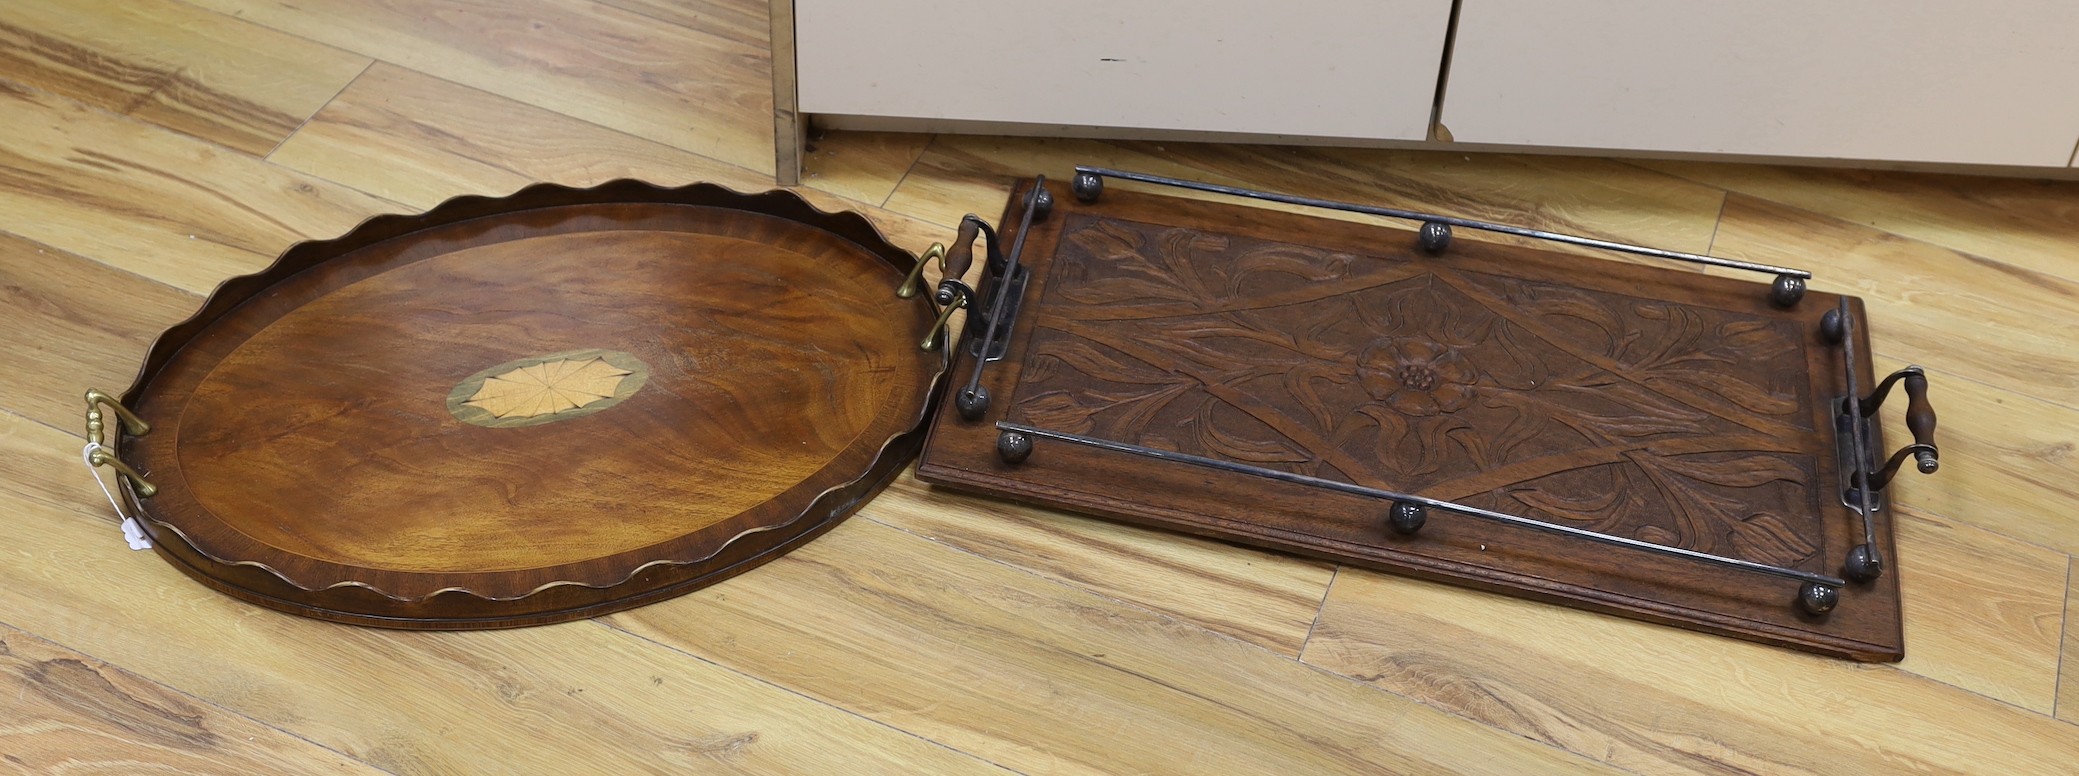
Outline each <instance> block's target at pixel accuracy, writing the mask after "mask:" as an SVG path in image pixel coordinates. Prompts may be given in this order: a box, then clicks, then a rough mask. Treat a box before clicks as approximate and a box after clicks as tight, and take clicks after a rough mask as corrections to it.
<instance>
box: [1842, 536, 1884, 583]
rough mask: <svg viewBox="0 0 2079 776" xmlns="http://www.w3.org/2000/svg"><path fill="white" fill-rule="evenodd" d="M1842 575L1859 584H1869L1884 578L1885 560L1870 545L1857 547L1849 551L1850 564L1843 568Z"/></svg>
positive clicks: (1844, 565)
mask: <svg viewBox="0 0 2079 776" xmlns="http://www.w3.org/2000/svg"><path fill="white" fill-rule="evenodd" d="M1841 573H1842V574H1845V575H1847V577H1848V578H1849V579H1852V580H1855V581H1857V582H1868V581H1870V580H1873V579H1876V578H1878V577H1881V576H1884V558H1883V557H1882V556H1879V555H1878V554H1877V550H1876V548H1873V547H1871V546H1870V545H1867V544H1858V545H1855V548H1854V549H1852V550H1849V551H1848V562H1847V563H1845V564H1843V565H1842V566H1841Z"/></svg>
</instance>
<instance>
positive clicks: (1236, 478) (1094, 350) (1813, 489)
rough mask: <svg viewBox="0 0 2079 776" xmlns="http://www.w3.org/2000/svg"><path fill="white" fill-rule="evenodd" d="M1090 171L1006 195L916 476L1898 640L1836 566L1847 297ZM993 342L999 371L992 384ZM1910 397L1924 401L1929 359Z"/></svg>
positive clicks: (1452, 574)
mask: <svg viewBox="0 0 2079 776" xmlns="http://www.w3.org/2000/svg"><path fill="white" fill-rule="evenodd" d="M1096 173H1097V174H1093V173H1092V172H1090V171H1087V170H1086V171H1084V179H1083V180H1078V181H1077V185H1076V186H1075V187H1074V188H1075V189H1076V193H1078V194H1097V195H1098V196H1096V197H1094V198H1093V199H1094V201H1090V202H1084V201H1079V200H1078V199H1077V198H1075V197H1073V196H1071V192H1070V190H1069V188H1068V187H1061V186H1058V185H1053V186H1050V187H1049V188H1048V189H1047V196H1046V199H1050V200H1051V202H1047V203H1044V205H1042V206H1039V207H1033V206H1032V203H1035V202H1037V201H1038V198H1036V197H1034V196H1033V191H1032V186H1033V185H1034V184H1033V183H1032V182H1027V183H1024V184H1021V185H1020V186H1019V188H1018V189H1017V190H1016V191H1015V192H1014V193H1013V196H1012V198H1011V205H1010V206H1009V208H1007V210H1006V213H1005V215H1004V218H1003V220H1002V222H1001V230H1002V231H1001V232H1000V233H999V234H995V235H990V236H992V237H998V238H1000V239H1001V240H1003V241H1004V242H1005V243H1007V244H1009V247H1010V249H1009V250H1008V251H1000V250H999V249H997V248H996V245H995V243H994V242H991V243H990V252H991V253H992V254H999V253H1002V254H1007V255H1008V260H1007V259H1006V258H1005V257H1004V256H1003V255H998V256H994V257H993V258H991V259H990V260H988V261H986V262H984V264H985V272H984V275H983V277H982V278H981V280H980V282H979V283H977V284H976V286H975V288H977V289H979V290H978V291H976V292H975V295H974V296H975V299H974V301H973V303H972V304H970V305H969V310H970V316H971V318H970V320H969V322H968V325H967V326H966V327H965V330H964V332H963V336H962V340H961V341H960V342H959V343H956V344H955V345H954V347H957V348H958V354H957V359H958V360H957V362H956V364H955V367H954V370H953V372H952V373H951V375H952V376H953V378H954V379H953V380H951V381H950V388H949V391H950V392H951V393H952V394H953V395H951V396H949V397H948V399H949V400H948V401H944V402H941V406H940V410H939V416H938V417H937V418H936V420H935V422H934V424H933V430H932V433H931V437H930V438H929V440H928V441H927V443H926V446H925V449H924V452H923V457H922V459H921V461H920V463H919V465H918V469H917V474H918V476H919V477H920V478H922V479H924V480H926V481H928V482H933V483H940V484H944V485H949V486H954V487H958V488H962V489H966V490H972V491H978V492H981V493H986V494H992V495H996V496H1000V497H1006V498H1010V499H1014V500H1019V501H1026V502H1031V503H1036V504H1041V505H1046V506H1052V507H1058V508H1063V509H1069V510H1074V511H1079V512H1085V513H1089V514H1094V515H1099V516H1103V517H1107V518H1112V519H1118V520H1123V521H1127V522H1132V523H1139V524H1144V525H1151V526H1157V527H1161V528H1167V529H1174V530H1179V531H1185V532H1189V533H1193V534H1198V535H1202V536H1209V537H1215V538H1219V539H1224V540H1228V541H1233V542H1237V543H1241V544H1246V545H1251V546H1256V547H1263V548H1269V549H1275V550H1283V551H1289V552H1294V553H1298V554H1302V555H1308V556H1312V557H1316V558H1323V559H1327V560H1331V561H1335V562H1340V563H1349V564H1353V565H1357V566H1362V567H1366V568H1373V569H1381V570H1386V571H1392V572H1397V573H1402V574H1408V575H1412V576H1417V577H1422V578H1428V579H1435V580H1443V581H1448V582H1453V583H1458V584H1464V585H1469V586H1473V587H1478V588H1483V589H1488V590H1494V591H1499V592H1504V593H1510V594H1515V595H1523V596H1528V597H1532V598H1537V599H1543V600H1548V601H1553V602H1558V603H1563V604H1566V605H1570V606H1577V607H1582V608H1587V609H1593V610H1598V611H1603V612H1609V613H1614V614H1619V615H1624V616H1629V617H1636V618H1640V619H1645V620H1650V621H1654V622H1661V623H1667V624H1672V625H1677V626H1681V627H1686V628H1693V629H1697V630H1702V631H1708V632H1712V633H1718V634H1724V635H1730V636H1735V637H1739V638H1745V639H1752V640H1755V641H1761V642H1766V643H1771V644H1778V645H1784V646H1791V647H1795V648H1799V649H1806V650H1810V651H1815V652H1820V653H1825V654H1829V655H1836V656H1841V657H1848V658H1853V659H1857V660H1897V659H1899V658H1901V657H1902V656H1903V654H1904V647H1903V635H1902V632H1901V627H1900V616H1899V592H1898V584H1897V579H1898V577H1897V574H1896V573H1895V569H1890V568H1881V567H1880V568H1871V566H1875V565H1876V564H1875V563H1868V564H1864V565H1863V567H1859V568H1858V567H1855V566H1854V564H1853V563H1850V562H1849V561H1848V560H1847V559H1848V558H1849V557H1850V555H1851V551H1854V550H1856V549H1857V548H1858V546H1860V545H1864V544H1870V545H1872V546H1874V548H1875V550H1876V557H1875V558H1871V559H1870V560H1873V561H1874V560H1882V561H1884V562H1885V563H1884V565H1887V566H1888V565H1892V563H1893V562H1895V559H1896V557H1897V556H1896V552H1895V548H1894V546H1893V542H1892V521H1891V515H1890V513H1889V510H1888V509H1886V508H1885V506H1884V504H1883V498H1882V482H1881V481H1880V482H1875V483H1874V484H1873V483H1872V482H1868V481H1864V482H1863V483H1862V484H1861V485H1857V484H1856V483H1857V482H1858V480H1857V479H1856V478H1857V476H1858V475H1857V471H1856V470H1857V469H1858V468H1859V469H1861V470H1862V472H1861V473H1860V476H1862V477H1865V478H1870V477H1874V476H1875V475H1877V474H1880V472H1879V471H1878V470H1879V469H1881V468H1882V467H1881V465H1880V464H1881V463H1882V460H1881V459H1879V458H1877V457H1875V456H1876V452H1875V451H1877V450H1880V449H1881V439H1880V438H1879V437H1878V435H1877V432H1876V431H1875V429H1874V428H1873V427H1870V426H1874V423H1871V422H1868V421H1864V422H1852V420H1853V419H1852V418H1850V417H1849V415H1850V413H1855V414H1857V416H1858V417H1860V416H1861V415H1862V414H1861V413H1859V412H1856V411H1854V410H1850V409H1849V402H1848V400H1849V399H1850V398H1854V400H1855V403H1856V404H1858V405H1860V404H1873V403H1874V402H1873V401H1872V399H1874V400H1876V401H1881V399H1882V391H1879V392H1878V393H1877V395H1875V396H1873V397H1870V398H1862V397H1861V396H1859V394H1858V392H1857V389H1856V388H1855V387H1854V386H1855V385H1859V386H1862V387H1865V388H1867V387H1869V386H1871V385H1872V384H1873V383H1874V382H1875V380H1874V379H1873V378H1874V375H1873V374H1872V371H1871V370H1872V367H1871V364H1870V362H1869V358H1868V353H1869V348H1868V340H1867V334H1866V332H1865V330H1864V329H1863V328H1862V327H1861V326H1860V325H1859V322H1860V321H1861V320H1862V315H1863V308H1862V304H1861V301H1860V300H1859V299H1854V298H1847V299H1843V298H1842V297H1839V296H1836V295H1832V294H1825V293H1819V292H1816V291H1815V292H1809V293H1804V292H1803V291H1804V289H1803V283H1802V277H1798V278H1796V280H1797V282H1795V283H1794V284H1791V285H1793V286H1794V290H1795V291H1796V292H1798V293H1797V294H1795V295H1794V296H1793V297H1792V298H1791V299H1790V300H1788V304H1783V303H1784V302H1785V301H1786V300H1785V299H1784V298H1783V293H1782V292H1783V291H1784V289H1783V288H1781V287H1780V286H1781V285H1782V284H1779V288H1777V289H1776V290H1775V295H1776V296H1777V299H1775V301H1774V302H1772V300H1771V296H1772V291H1771V287H1770V286H1769V285H1768V284H1765V283H1754V282H1749V281H1746V280H1740V279H1734V278H1731V277H1725V276H1719V275H1717V274H1705V273H1703V272H1697V271H1685V270H1682V269H1672V268H1664V267H1660V266H1641V265H1638V264H1631V263H1622V262H1616V261H1609V260H1604V259H1599V258H1594V257H1588V256H1583V255H1579V254H1572V253H1560V252H1556V251H1551V250H1544V249H1538V248H1528V247H1521V246H1519V245H1514V244H1503V243H1499V242H1476V241H1473V240H1467V239H1457V240H1455V241H1451V240H1449V237H1448V232H1446V233H1445V236H1444V239H1443V240H1439V241H1438V242H1440V243H1444V244H1443V245H1437V244H1431V245H1430V246H1428V247H1432V248H1441V250H1439V251H1437V252H1435V253H1431V252H1430V251H1426V250H1423V249H1422V248H1421V247H1419V246H1418V233H1417V232H1413V231H1407V230H1402V229H1393V228H1386V227H1380V226H1372V225H1366V224H1359V223H1353V222H1348V221H1342V220H1331V219H1327V218H1321V217H1316V216H1312V215H1302V214H1298V213H1290V212H1278V211H1273V210H1269V209H1265V208H1260V207H1248V206H1239V205H1230V204H1220V203H1214V202H1206V201H1197V200H1186V199H1179V198H1174V197H1168V196H1158V195H1153V194H1146V193H1139V192H1135V191H1116V190H1103V189H1101V188H1099V186H1101V184H1102V178H1101V177H1100V175H1099V174H1111V175H1114V176H1128V177H1133V174H1130V173H1115V172H1112V171H1096ZM1093 181H1094V182H1095V184H1097V185H1092V183H1093ZM1156 182H1158V183H1159V182H1161V181H1160V180H1159V179H1157V180H1156ZM1175 183H1178V184H1179V185H1189V184H1184V183H1182V182H1175ZM1040 185H1042V186H1047V185H1048V184H1044V183H1042V184H1040ZM1202 188H1211V187H1202ZM1028 209H1032V210H1038V211H1040V212H1039V214H1038V217H1037V218H1034V219H1031V220H1030V221H1029V222H1028V221H1027V219H1026V218H1025V216H1026V215H1027V213H1026V212H1025V211H1027V210H1028ZM1021 222H1022V223H1029V226H1026V227H1023V228H1021V227H1019V224H1021ZM1452 222H1454V223H1460V224H1462V225H1466V224H1470V225H1473V226H1475V227H1476V228H1480V227H1482V226H1484V225H1480V224H1477V223H1476V222H1464V221H1457V220H1452ZM1431 228H1432V229H1437V228H1438V227H1434V226H1433V227H1431ZM983 231H984V232H985V233H986V232H987V230H983ZM965 234H968V233H964V235H965ZM1432 239H1435V236H1434V235H1432ZM1569 239H1571V238H1569ZM1020 243H1022V245H1020ZM1625 247H1629V246H1625ZM956 251H959V249H958V248H956ZM1635 252H1649V249H1638V251H1635ZM1692 258H1699V257H1692ZM1773 269H1780V268H1773ZM1006 270H1009V273H1008V275H1007V274H1006ZM1793 272H1795V271H1793ZM956 274H957V268H956ZM1799 274H1800V275H1802V274H1804V273H1799ZM1786 277H1787V276H1786ZM1007 278H1008V281H1009V282H1006V280H1007ZM1785 282H1786V283H1787V282H1788V281H1787V280H1786V281H1785ZM1020 286H1022V288H1020ZM998 297H1002V300H1001V302H1002V303H1001V304H998V302H999V299H998ZM1830 311H1832V314H1831V315H1829V312H1830ZM992 316H993V319H994V320H996V321H997V323H998V326H997V327H996V330H995V331H993V332H992V331H990V327H989V326H988V325H987V324H988V322H989V321H990V320H991V319H992ZM1828 318H1833V319H1834V320H1827V319H1828ZM985 348H986V349H987V350H989V351H991V352H994V351H1000V352H1001V356H1000V360H992V361H986V362H985V363H983V364H982V368H980V369H979V370H977V369H976V362H977V359H976V354H977V353H980V352H983V351H984V350H985ZM1851 363H1852V365H1853V370H1852V375H1851V374H1850V372H1849V370H1848V368H1847V367H1848V366H1849V364H1851ZM970 375H975V381H974V382H973V383H972V385H973V386H974V387H975V388H979V389H980V391H977V392H973V393H969V394H966V395H962V394H963V392H964V391H965V389H964V387H963V382H964V381H965V380H966V379H967V378H968V377H969V376H970ZM1848 379H1853V380H1854V381H1855V382H1854V384H1853V385H1851V384H1849V383H1848V382H1847V380H1848ZM1908 384H1909V388H1914V389H1916V390H1913V391H1910V392H1911V393H1913V394H1914V401H1915V409H1916V410H1924V406H1923V405H1924V404H1925V387H1924V381H1922V380H1921V379H1920V374H1919V372H1918V371H1917V370H1914V371H1913V373H1912V374H1911V376H1910V379H1909V380H1908ZM1883 388H1884V389H1889V388H1890V385H1889V384H1888V383H1887V384H1886V385H1885V386H1883ZM984 395H985V396H987V397H988V398H987V399H986V400H983V401H976V397H977V396H984ZM977 405H980V406H977ZM963 409H965V410H968V412H969V413H971V414H973V415H974V416H975V417H972V418H969V417H963V415H964V414H968V413H963V412H962V410H963ZM1925 414H1926V416H1927V419H1926V426H1927V437H1928V439H1927V440H1926V441H1927V442H1929V444H1927V445H1926V448H1927V454H1926V455H1924V456H1922V457H1921V464H1922V465H1921V467H1920V468H1921V469H1922V470H1923V471H1928V470H1932V468H1933V462H1932V458H1933V454H1932V450H1933V446H1932V428H1933V413H1932V411H1931V410H1926V411H1925ZM1837 425H1839V426H1841V428H1842V429H1843V431H1839V432H1837V430H1836V427H1837ZM1866 427H1870V428H1867V430H1864V429H1865V428H1866ZM1918 430H1919V429H1918V428H1916V431H1918ZM1858 434H1860V435H1861V437H1860V440H1859V441H1860V442H1861V443H1862V447H1863V448H1864V449H1863V450H1861V451H1860V452H1854V445H1852V444H1849V442H1851V441H1853V440H1850V439H1849V437H1851V436H1856V435H1858ZM1905 452H1906V451H1902V452H1901V455H1902V456H1903V455H1904V454H1905ZM1858 458H1859V459H1860V460H1861V461H1863V462H1864V465H1863V466H1861V467H1856V466H1853V465H1852V463H1849V462H1852V461H1854V460H1857V459H1858ZM1014 461H1015V462H1014ZM1893 468H1894V469H1895V468H1896V467H1895V466H1894V467H1893ZM1844 471H1846V472H1847V476H1846V477H1844V476H1843V472H1844ZM1881 474H1882V478H1883V479H1884V480H1888V479H1889V472H1881ZM1858 488H1859V489H1858ZM1858 493H1871V494H1873V496H1872V497H1871V498H1869V499H1867V500H1868V501H1869V502H1870V507H1871V508H1870V509H1868V510H1866V511H1865V510H1861V509H1858V508H1856V507H1855V506H1853V505H1851V504H1849V503H1848V502H1849V501H1851V500H1854V499H1855V498H1856V494H1858ZM1397 511H1399V512H1400V514H1399V515H1398V516H1399V517H1401V518H1403V519H1404V521H1405V522H1404V523H1403V524H1402V525H1400V526H1399V528H1400V529H1403V530H1397V529H1396V525H1395V517H1396V513H1397ZM1410 523H1412V524H1414V527H1416V528H1417V529H1418V530H1414V531H1412V532H1405V531H1404V529H1407V528H1409V527H1410V525H1409V524H1410ZM1865 552H1867V550H1865ZM1844 565H1846V566H1848V567H1849V568H1848V570H1844ZM1850 571H1854V572H1857V573H1849V572H1850ZM1872 572H1874V574H1873V573H1872ZM1872 576H1873V578H1867V577H1872Z"/></svg>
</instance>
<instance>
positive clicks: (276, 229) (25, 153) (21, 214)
mask: <svg viewBox="0 0 2079 776" xmlns="http://www.w3.org/2000/svg"><path fill="white" fill-rule="evenodd" d="M0 115H5V116H7V117H8V118H7V120H6V121H0V212H5V213H7V214H8V218H7V220H6V221H5V222H4V223H0V230H5V231H8V232H12V233H14V234H16V235H19V236H21V237H25V238H28V239H31V240H35V241H37V242H40V243H43V244H45V245H49V246H51V247H54V248H58V249H60V250H65V251H69V252H72V253H76V254H79V255H81V256H85V257H87V258H90V259H93V260H95V261H99V262H102V263H104V264H108V265H110V266H113V267H118V268H121V269H124V270H127V271H129V272H133V273H136V274H138V275H142V276H144V277H147V278H150V279H152V280H156V281H158V282H161V283H165V284H167V285H170V286H173V287H175V288H180V289H183V290H186V291H191V292H196V293H204V292H207V291H209V290H210V289H213V288H215V287H216V285H217V284H218V283H220V282H222V281H223V280H224V279H225V278H228V277H230V276H232V275H241V274H245V273H248V272H252V271H255V270H258V269H260V268H261V267H265V266H267V264H268V263H269V262H272V261H273V260H274V257H275V256H277V255H279V254H280V252H281V251H282V249H284V248H287V247H288V246H289V245H291V244H293V243H295V242H298V241H301V240H306V239H313V238H326V237H334V236H337V235H339V234H341V233H343V232H345V231H346V230H347V229H348V228H350V227H352V226H353V225H354V224H357V223H360V222H361V221H362V220H363V219H366V218H368V217H370V216H374V215H377V214H380V213H384V212H393V211H397V210H400V209H402V208H401V207H400V206H399V205H397V204H396V203H391V202H384V201H381V200H378V199H376V198H374V197H370V196H368V195H366V194H362V193H361V192H358V191H354V190H352V189H349V188H346V187H344V186H340V185H338V184H335V183H331V182H329V181H325V180H322V179H319V178H314V177H311V176H307V175H303V174H300V173H296V172H294V171H291V170H287V169H284V168H281V167H277V166H275V165H270V164H268V163H266V162H264V161H262V160H260V159H258V158H256V157H252V156H248V155H245V154H242V153H238V152H236V151H231V150H228V149H225V148H223V147H222V146H218V145H215V144H212V143H207V142H203V141H201V140H197V139H195V138H192V137H188V136H186V135H182V134H180V133H177V132H173V131H171V130H168V129H165V128H162V127H158V126H154V125H151V124H147V123H144V122H141V121H137V120H134V119H129V118H125V117H122V116H117V115H113V114H110V113H107V112H104V111H101V110H98V109H95V108H91V107H88V106H86V105H83V104H81V103H79V102H75V101H73V100H70V99H67V98H65V97H61V96H58V95H56V94H52V93H50V92H45V91H42V90H37V89H31V88H28V87H23V86H20V85H17V84H13V83H11V82H7V81H0Z"/></svg>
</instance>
